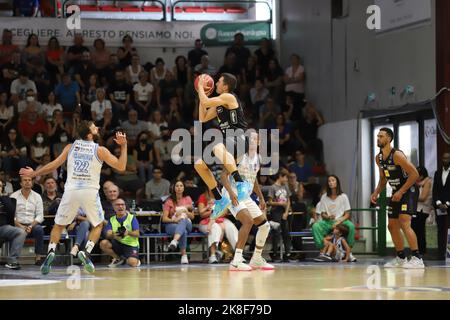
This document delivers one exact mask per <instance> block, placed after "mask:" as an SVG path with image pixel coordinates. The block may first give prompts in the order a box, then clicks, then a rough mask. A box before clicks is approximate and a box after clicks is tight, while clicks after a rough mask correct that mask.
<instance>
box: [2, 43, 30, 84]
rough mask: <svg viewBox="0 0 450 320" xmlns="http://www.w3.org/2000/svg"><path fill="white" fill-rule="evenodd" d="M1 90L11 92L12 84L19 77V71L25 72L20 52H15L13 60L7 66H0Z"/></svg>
mask: <svg viewBox="0 0 450 320" xmlns="http://www.w3.org/2000/svg"><path fill="white" fill-rule="evenodd" d="M0 69H1V70H2V72H0V90H4V91H7V92H10V90H11V84H12V82H13V81H14V80H16V79H17V78H18V77H19V71H20V70H25V67H24V66H23V64H22V60H21V59H20V51H16V52H13V54H12V58H11V60H10V61H8V62H7V63H5V64H0Z"/></svg>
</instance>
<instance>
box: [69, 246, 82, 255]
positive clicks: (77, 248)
mask: <svg viewBox="0 0 450 320" xmlns="http://www.w3.org/2000/svg"><path fill="white" fill-rule="evenodd" d="M78 251H80V248H79V247H78V245H74V246H73V247H72V250H70V254H71V255H72V256H74V257H76V256H77V255H78Z"/></svg>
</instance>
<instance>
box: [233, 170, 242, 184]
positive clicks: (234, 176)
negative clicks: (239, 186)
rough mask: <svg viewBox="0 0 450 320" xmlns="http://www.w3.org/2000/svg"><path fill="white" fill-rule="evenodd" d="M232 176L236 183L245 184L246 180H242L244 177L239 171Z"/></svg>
mask: <svg viewBox="0 0 450 320" xmlns="http://www.w3.org/2000/svg"><path fill="white" fill-rule="evenodd" d="M231 176H232V177H233V179H234V181H236V182H244V180H242V177H241V175H240V174H239V172H238V171H237V170H236V171H235V172H233V173H232V174H231Z"/></svg>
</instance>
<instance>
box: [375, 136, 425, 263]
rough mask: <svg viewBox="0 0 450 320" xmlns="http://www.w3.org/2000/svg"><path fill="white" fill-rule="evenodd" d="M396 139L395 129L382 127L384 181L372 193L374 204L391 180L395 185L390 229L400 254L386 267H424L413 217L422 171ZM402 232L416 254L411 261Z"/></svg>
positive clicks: (379, 158)
mask: <svg viewBox="0 0 450 320" xmlns="http://www.w3.org/2000/svg"><path fill="white" fill-rule="evenodd" d="M393 139H394V132H393V131H392V130H391V129H389V128H382V129H380V132H379V133H378V136H377V145H378V147H379V148H380V149H381V151H380V153H379V154H378V155H377V156H376V157H375V161H376V163H377V165H378V167H379V170H380V181H379V182H378V186H377V188H376V189H375V192H374V193H373V194H372V196H371V201H372V203H373V204H376V203H377V199H378V196H379V195H380V193H381V192H382V191H383V190H384V189H385V187H386V183H387V182H389V185H390V186H391V187H392V193H393V194H392V197H391V199H390V200H389V202H388V204H387V211H388V217H389V224H388V228H389V232H390V233H391V237H392V241H393V242H394V246H395V250H396V251H397V257H396V258H395V259H394V260H393V261H391V262H388V263H386V264H385V265H384V266H385V267H386V268H407V269H423V268H425V266H424V264H423V260H422V257H421V256H420V253H419V247H418V244H417V237H416V234H415V233H414V230H413V229H412V228H411V217H412V215H414V214H416V209H417V201H418V191H417V188H416V186H415V184H416V181H417V179H418V178H419V173H418V172H417V170H416V168H415V166H414V165H413V164H412V163H411V162H409V161H408V159H407V158H406V156H405V154H404V153H403V152H402V151H400V150H397V149H395V148H392V147H391V142H392V140H393ZM401 231H403V233H404V235H405V237H406V240H407V241H408V244H409V248H410V249H411V253H412V257H411V259H410V260H409V261H408V259H407V258H406V256H405V252H404V245H403V237H402V233H401Z"/></svg>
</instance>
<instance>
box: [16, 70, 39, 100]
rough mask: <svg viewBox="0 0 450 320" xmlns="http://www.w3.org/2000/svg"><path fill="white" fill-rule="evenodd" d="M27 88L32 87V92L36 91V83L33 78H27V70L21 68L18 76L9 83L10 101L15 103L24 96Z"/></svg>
mask: <svg viewBox="0 0 450 320" xmlns="http://www.w3.org/2000/svg"><path fill="white" fill-rule="evenodd" d="M28 89H32V90H33V91H34V92H37V89H36V84H35V83H34V81H33V80H30V79H29V78H28V72H27V71H25V70H21V71H20V72H19V78H18V79H16V80H14V81H13V82H12V83H11V89H10V92H11V101H12V102H13V103H14V104H15V105H17V104H18V103H19V101H21V100H24V99H25V98H26V92H27V90H28Z"/></svg>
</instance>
